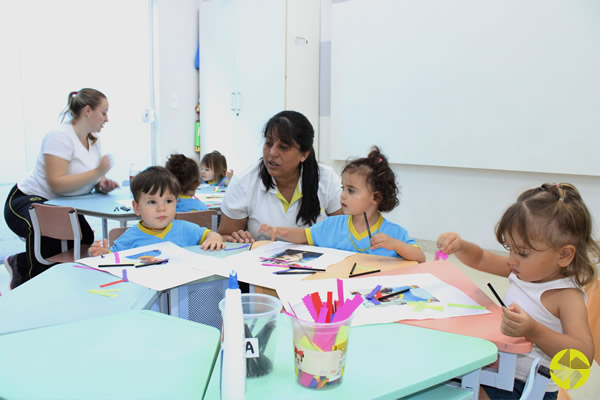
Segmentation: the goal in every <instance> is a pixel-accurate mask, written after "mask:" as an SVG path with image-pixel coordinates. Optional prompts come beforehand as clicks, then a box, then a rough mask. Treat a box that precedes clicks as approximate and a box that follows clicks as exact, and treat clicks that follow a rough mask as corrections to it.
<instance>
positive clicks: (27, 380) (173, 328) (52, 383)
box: [0, 311, 220, 400]
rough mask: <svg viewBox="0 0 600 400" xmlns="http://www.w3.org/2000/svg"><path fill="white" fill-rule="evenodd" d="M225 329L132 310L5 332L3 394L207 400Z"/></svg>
mask: <svg viewBox="0 0 600 400" xmlns="http://www.w3.org/2000/svg"><path fill="white" fill-rule="evenodd" d="M219 340H220V334H219V331H218V330H217V329H215V328H213V327H210V326H206V325H202V324H198V323H195V322H190V321H186V320H183V319H180V318H176V317H171V316H169V315H164V314H160V313H155V312H153V311H128V312H124V313H118V314H112V315H108V316H104V317H99V318H93V319H87V320H83V321H78V322H73V323H69V324H62V325H56V326H51V327H46V328H40V329H33V330H29V331H24V332H18V333H14V334H9V335H3V336H0V354H1V355H2V362H1V363H0V398H3V399H11V400H12V399H128V400H129V399H161V400H163V399H201V398H202V395H203V394H204V391H205V389H206V385H207V383H208V380H209V378H210V374H211V371H212V369H213V365H214V361H215V358H216V355H217V351H218V348H219Z"/></svg>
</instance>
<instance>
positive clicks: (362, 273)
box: [349, 269, 381, 278]
mask: <svg viewBox="0 0 600 400" xmlns="http://www.w3.org/2000/svg"><path fill="white" fill-rule="evenodd" d="M376 272H381V270H380V269H376V270H373V271H368V272H361V273H360V274H354V275H350V276H349V278H354V277H355V276H363V275H369V274H374V273H376Z"/></svg>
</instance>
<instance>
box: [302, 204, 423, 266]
mask: <svg viewBox="0 0 600 400" xmlns="http://www.w3.org/2000/svg"><path fill="white" fill-rule="evenodd" d="M305 232H306V239H307V241H308V244H310V245H313V246H319V247H329V248H332V249H338V250H347V251H353V252H360V253H366V254H376V255H378V256H387V257H399V258H402V256H400V255H399V254H398V253H396V252H395V251H394V250H388V249H384V248H379V249H376V250H373V249H371V242H370V239H369V233H368V232H367V231H365V232H364V233H362V234H359V233H358V232H357V231H356V229H355V228H354V224H353V223H352V215H334V216H331V217H327V218H325V219H324V220H322V221H320V222H317V223H316V224H314V225H313V226H311V227H310V228H306V231H305ZM376 233H385V234H386V235H388V236H391V237H393V238H394V239H399V240H402V241H403V242H404V243H408V244H410V245H412V246H416V247H419V246H418V245H417V242H416V241H415V240H414V239H413V238H411V237H410V236H408V232H407V231H406V229H404V228H403V227H401V226H400V225H398V224H394V223H393V222H390V221H388V220H387V219H385V218H383V216H382V215H381V214H379V219H378V220H377V222H376V223H375V225H373V226H371V235H374V234H376ZM353 243H354V245H353Z"/></svg>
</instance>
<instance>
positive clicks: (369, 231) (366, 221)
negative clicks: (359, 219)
mask: <svg viewBox="0 0 600 400" xmlns="http://www.w3.org/2000/svg"><path fill="white" fill-rule="evenodd" d="M364 214H365V223H366V224H367V233H368V234H369V240H371V228H370V227H369V218H367V213H366V212H365V213H364Z"/></svg>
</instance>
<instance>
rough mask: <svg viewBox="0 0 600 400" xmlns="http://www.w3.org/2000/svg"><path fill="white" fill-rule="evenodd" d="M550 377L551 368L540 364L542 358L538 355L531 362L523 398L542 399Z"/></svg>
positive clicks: (527, 399)
mask: <svg viewBox="0 0 600 400" xmlns="http://www.w3.org/2000/svg"><path fill="white" fill-rule="evenodd" d="M549 379H550V370H549V369H548V368H547V367H544V366H543V365H540V358H539V357H537V358H536V359H535V360H533V363H531V368H530V369H529V375H528V376H527V382H526V383H525V388H524V389H523V393H522V394H521V400H541V399H543V398H544V394H545V393H546V385H547V384H548V380H549Z"/></svg>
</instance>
